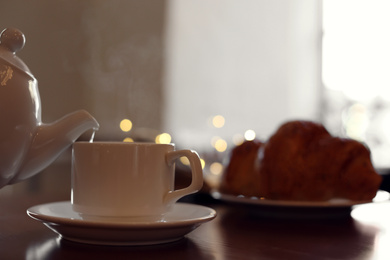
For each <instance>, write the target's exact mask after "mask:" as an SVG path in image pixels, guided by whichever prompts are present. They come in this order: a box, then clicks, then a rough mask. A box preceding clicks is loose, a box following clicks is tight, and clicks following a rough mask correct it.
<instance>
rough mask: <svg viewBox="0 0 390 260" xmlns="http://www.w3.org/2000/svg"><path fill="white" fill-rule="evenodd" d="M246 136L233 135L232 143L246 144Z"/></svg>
mask: <svg viewBox="0 0 390 260" xmlns="http://www.w3.org/2000/svg"><path fill="white" fill-rule="evenodd" d="M244 140H245V139H244V136H243V135H242V134H235V135H233V138H232V141H233V144H234V145H240V144H242V143H243V142H244Z"/></svg>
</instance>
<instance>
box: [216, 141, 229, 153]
mask: <svg viewBox="0 0 390 260" xmlns="http://www.w3.org/2000/svg"><path fill="white" fill-rule="evenodd" d="M214 148H215V150H217V151H218V152H224V151H226V149H227V143H226V141H225V140H223V139H218V140H217V141H216V142H215V145H214Z"/></svg>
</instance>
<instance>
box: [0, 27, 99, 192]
mask: <svg viewBox="0 0 390 260" xmlns="http://www.w3.org/2000/svg"><path fill="white" fill-rule="evenodd" d="M24 44H25V37H24V35H23V33H22V32H20V31H19V30H17V29H12V28H8V29H5V30H3V31H2V32H1V35H0V188H2V187H3V186H5V185H7V184H13V183H15V182H18V181H21V180H24V179H26V178H29V177H31V176H33V175H35V174H36V173H38V172H40V171H41V170H43V169H44V168H46V167H47V166H49V164H51V163H52V162H53V161H54V160H55V159H56V158H57V157H58V156H59V155H60V154H61V153H62V152H63V151H64V150H65V149H66V148H68V147H69V146H70V145H71V144H72V143H73V142H74V141H75V140H76V139H77V138H79V137H80V135H81V134H83V133H84V132H85V131H87V130H89V129H97V128H98V127H99V124H98V123H97V121H96V120H95V119H94V118H93V117H92V116H91V115H90V114H89V113H88V112H86V111H84V110H80V111H76V112H73V113H71V114H68V115H66V116H64V117H63V118H61V119H59V120H57V121H55V122H54V123H50V124H45V123H42V120H41V101H40V97H39V91H38V83H37V80H36V79H35V78H34V76H33V75H32V74H31V72H30V70H29V69H28V67H27V66H26V64H24V62H23V61H22V60H21V59H19V58H18V57H17V56H16V54H15V53H16V52H17V51H19V50H20V49H22V48H23V46H24Z"/></svg>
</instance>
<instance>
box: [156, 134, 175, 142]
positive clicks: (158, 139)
mask: <svg viewBox="0 0 390 260" xmlns="http://www.w3.org/2000/svg"><path fill="white" fill-rule="evenodd" d="M171 140H172V137H171V135H170V134H168V133H162V134H159V135H158V136H156V139H155V142H156V144H169V143H171Z"/></svg>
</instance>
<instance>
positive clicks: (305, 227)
mask: <svg viewBox="0 0 390 260" xmlns="http://www.w3.org/2000/svg"><path fill="white" fill-rule="evenodd" d="M69 199H70V166H67V165H62V164H57V165H56V166H51V167H49V168H48V169H46V170H45V171H43V172H42V173H40V174H39V175H38V176H36V177H33V178H31V179H30V180H27V181H25V182H22V183H18V184H15V185H13V186H6V187H4V188H2V189H1V190H0V259H118V260H119V259H170V260H173V259H175V260H179V259H197V260H200V259H217V260H219V259H289V260H291V259H310V260H313V259H316V260H317V259H364V260H367V259H376V260H377V259H389V257H390V202H381V203H372V204H365V205H360V206H356V207H354V208H353V209H352V212H351V214H347V215H344V216H343V217H329V218H319V217H318V216H317V217H316V218H308V217H305V216H302V218H300V217H297V214H295V215H294V217H289V216H288V214H287V215H286V216H276V217H275V216H264V215H262V214H261V213H262V212H261V211H262V209H260V208H259V207H256V206H246V205H240V204H233V203H227V202H223V201H219V200H215V199H213V198H212V197H211V196H209V195H208V194H204V193H201V194H197V195H194V196H189V197H187V198H185V199H183V201H185V202H190V203H194V204H200V205H205V206H207V207H210V208H213V209H215V210H216V211H217V214H218V215H217V217H216V218H215V219H214V220H212V221H210V222H207V223H204V224H202V225H201V226H199V227H198V228H197V229H195V230H194V231H192V232H190V233H189V234H188V235H186V236H185V237H184V238H183V239H181V240H179V241H176V242H172V243H167V244H159V245H152V246H97V245H88V244H82V243H76V242H71V241H67V240H65V239H62V238H60V236H59V235H58V234H56V233H54V232H53V231H51V230H50V229H48V228H47V227H46V226H45V225H43V224H42V223H41V222H39V221H37V220H34V219H32V218H30V217H29V216H28V215H27V214H26V210H27V209H28V208H29V207H31V206H34V205H38V204H44V203H49V202H55V201H64V200H69ZM291 210H292V211H297V209H291ZM295 213H297V212H295ZM298 213H299V212H298ZM303 214H305V213H304V212H303ZM298 216H299V214H298Z"/></svg>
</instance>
